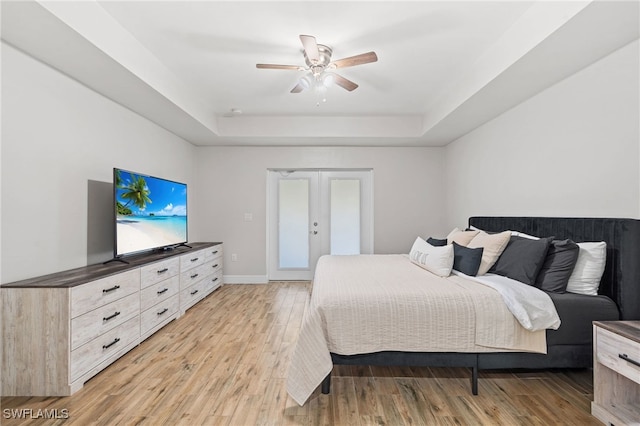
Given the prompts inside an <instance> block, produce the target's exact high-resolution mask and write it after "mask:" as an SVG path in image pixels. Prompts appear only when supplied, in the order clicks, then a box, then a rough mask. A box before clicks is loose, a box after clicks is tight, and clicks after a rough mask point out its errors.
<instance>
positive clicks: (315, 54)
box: [300, 35, 320, 64]
mask: <svg viewBox="0 0 640 426" xmlns="http://www.w3.org/2000/svg"><path fill="white" fill-rule="evenodd" d="M300 41H301V42H302V47H304V51H305V53H306V55H307V58H309V60H310V61H311V63H314V64H315V63H317V62H319V61H320V52H319V51H318V43H316V38H315V37H314V36H310V35H300Z"/></svg>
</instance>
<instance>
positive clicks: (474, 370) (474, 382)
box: [471, 365, 478, 395]
mask: <svg viewBox="0 0 640 426" xmlns="http://www.w3.org/2000/svg"><path fill="white" fill-rule="evenodd" d="M471 393H473V394H474V395H477V394H478V366H477V365H475V366H473V367H471Z"/></svg>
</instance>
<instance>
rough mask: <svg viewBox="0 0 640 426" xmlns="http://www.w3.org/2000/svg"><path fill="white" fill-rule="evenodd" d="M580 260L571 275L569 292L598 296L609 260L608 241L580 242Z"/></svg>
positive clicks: (568, 286) (568, 285)
mask: <svg viewBox="0 0 640 426" xmlns="http://www.w3.org/2000/svg"><path fill="white" fill-rule="evenodd" d="M578 248H579V251H578V261H577V262H576V266H575V267H574V268H573V272H572V273H571V276H570V277H569V283H568V284H567V291H568V292H569V293H577V294H586V295H587V296H596V295H597V294H598V287H599V286H600V279H601V278H602V274H603V273H604V266H605V264H606V262H607V243H605V242H604V241H600V242H597V243H578Z"/></svg>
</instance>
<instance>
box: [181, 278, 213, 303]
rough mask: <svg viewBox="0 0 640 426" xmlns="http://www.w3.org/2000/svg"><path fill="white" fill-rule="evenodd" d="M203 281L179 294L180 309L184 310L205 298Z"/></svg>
mask: <svg viewBox="0 0 640 426" xmlns="http://www.w3.org/2000/svg"><path fill="white" fill-rule="evenodd" d="M206 294H207V292H206V285H205V281H200V282H198V283H196V284H194V285H192V286H191V287H189V288H186V289H184V290H182V291H181V292H180V308H181V309H182V310H186V309H188V308H190V307H191V306H193V305H194V304H195V303H197V302H198V301H199V300H200V299H202V298H203V297H204V296H206Z"/></svg>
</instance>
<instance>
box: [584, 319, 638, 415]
mask: <svg viewBox="0 0 640 426" xmlns="http://www.w3.org/2000/svg"><path fill="white" fill-rule="evenodd" d="M591 414H593V415H594V416H595V417H597V418H598V419H599V420H600V421H601V422H603V423H604V424H607V425H616V426H621V425H638V424H640V321H596V322H594V323H593V402H592V403H591Z"/></svg>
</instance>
